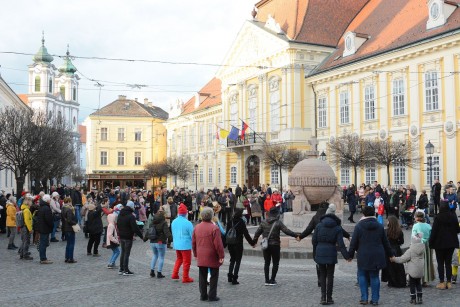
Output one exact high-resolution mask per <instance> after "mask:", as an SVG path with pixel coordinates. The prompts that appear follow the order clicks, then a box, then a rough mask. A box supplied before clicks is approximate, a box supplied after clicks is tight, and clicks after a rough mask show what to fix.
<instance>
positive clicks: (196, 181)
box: [194, 164, 198, 192]
mask: <svg viewBox="0 0 460 307" xmlns="http://www.w3.org/2000/svg"><path fill="white" fill-rule="evenodd" d="M194 168H195V192H197V191H198V164H195V166H194Z"/></svg>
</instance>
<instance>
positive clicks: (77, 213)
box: [75, 205, 82, 226]
mask: <svg viewBox="0 0 460 307" xmlns="http://www.w3.org/2000/svg"><path fill="white" fill-rule="evenodd" d="M80 210H81V205H75V215H76V216H77V221H78V225H80V226H81V225H82V223H81V213H80Z"/></svg>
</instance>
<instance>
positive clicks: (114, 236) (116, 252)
mask: <svg viewBox="0 0 460 307" xmlns="http://www.w3.org/2000/svg"><path fill="white" fill-rule="evenodd" d="M116 217H117V215H116V214H114V213H111V214H109V215H108V216H107V222H109V225H108V226H107V248H109V249H111V250H112V256H111V257H110V259H109V264H108V265H107V268H108V269H114V268H116V266H115V261H117V258H118V256H120V247H119V246H120V242H119V241H118V233H117V226H116V225H115V219H116Z"/></svg>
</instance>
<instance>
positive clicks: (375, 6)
mask: <svg viewBox="0 0 460 307" xmlns="http://www.w3.org/2000/svg"><path fill="white" fill-rule="evenodd" d="M450 2H452V1H450ZM454 3H455V4H457V3H460V0H456V1H455V2H454ZM427 20H428V5H427V2H426V1H420V0H392V1H388V0H370V1H369V3H368V4H367V5H366V6H365V7H364V8H363V9H362V10H361V12H360V13H359V14H358V15H357V16H356V17H355V18H354V19H353V21H352V22H351V23H350V25H349V26H348V28H347V29H346V30H345V31H344V32H343V33H342V37H341V39H340V41H339V44H338V46H337V50H336V51H335V52H334V53H332V54H331V56H330V57H329V58H328V59H327V60H326V61H324V62H323V63H322V64H321V65H320V66H319V67H318V69H317V70H316V72H315V73H316V74H317V73H320V72H322V71H325V70H330V69H333V68H335V67H338V66H343V65H346V64H349V63H352V62H356V61H358V60H362V59H365V58H368V57H370V56H375V55H377V54H380V53H384V52H388V51H391V50H395V49H398V48H401V47H405V46H408V45H411V44H413V43H416V42H419V41H423V40H426V39H429V38H432V37H436V36H438V35H440V34H444V33H447V32H451V31H453V30H456V29H459V28H460V9H458V8H457V9H456V10H455V11H454V12H453V13H452V15H451V16H450V17H449V19H448V20H447V23H446V24H444V25H443V26H440V27H437V28H434V29H429V30H427V29H426V23H427ZM349 31H351V32H357V33H362V34H365V35H368V37H369V38H368V39H367V40H366V41H365V42H364V44H363V45H362V46H361V47H360V48H359V49H358V50H357V51H356V53H355V54H353V55H350V56H347V57H345V58H343V57H342V55H343V51H344V48H345V47H344V45H345V44H344V37H343V36H344V34H345V33H347V32H349Z"/></svg>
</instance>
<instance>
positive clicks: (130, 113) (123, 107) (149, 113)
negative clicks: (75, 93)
mask: <svg viewBox="0 0 460 307" xmlns="http://www.w3.org/2000/svg"><path fill="white" fill-rule="evenodd" d="M91 115H100V116H116V117H154V118H158V119H164V120H166V119H168V117H169V115H168V113H167V112H166V111H164V110H163V109H162V108H159V107H156V106H151V107H150V106H147V105H145V104H142V103H140V102H138V101H135V100H131V99H126V96H122V95H120V96H118V99H117V100H115V101H114V102H112V103H110V104H108V105H106V106H105V107H103V108H101V109H100V110H98V111H96V112H94V113H92V114H91Z"/></svg>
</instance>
